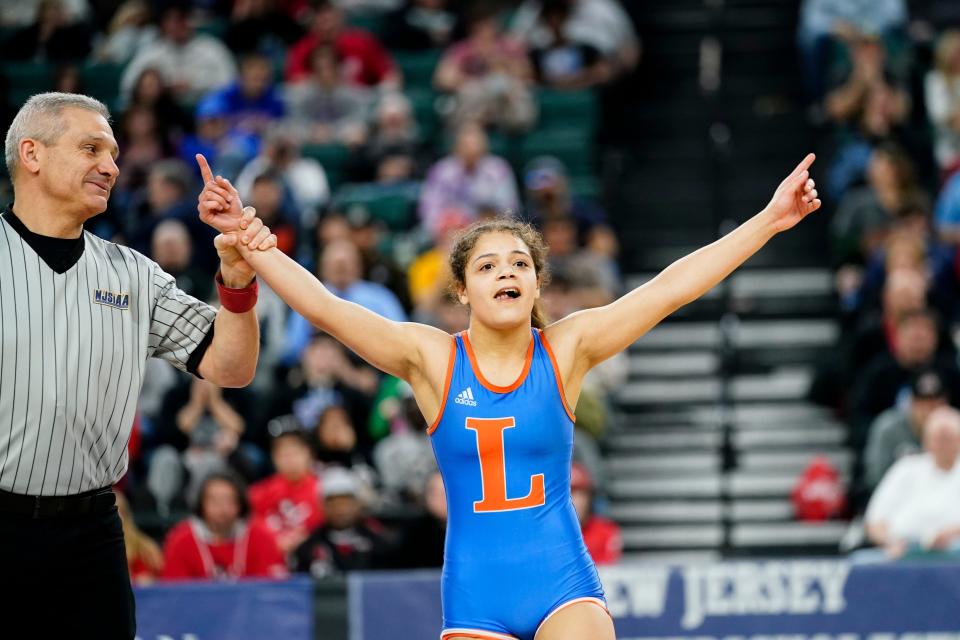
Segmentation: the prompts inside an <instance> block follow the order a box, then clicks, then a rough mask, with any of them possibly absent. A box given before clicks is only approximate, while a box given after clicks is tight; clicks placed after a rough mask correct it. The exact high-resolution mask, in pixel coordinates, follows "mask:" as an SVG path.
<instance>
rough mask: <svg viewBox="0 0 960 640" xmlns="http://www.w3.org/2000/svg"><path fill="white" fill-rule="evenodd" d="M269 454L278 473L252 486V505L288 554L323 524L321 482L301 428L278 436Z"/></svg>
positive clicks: (260, 519)
mask: <svg viewBox="0 0 960 640" xmlns="http://www.w3.org/2000/svg"><path fill="white" fill-rule="evenodd" d="M272 424H277V422H276V421H275V422H274V423H272ZM270 453H271V457H272V459H273V466H274V467H275V468H276V469H277V472H276V473H275V474H274V475H272V476H270V477H269V478H266V479H264V480H261V481H260V482H258V483H256V484H255V485H253V486H252V487H250V506H251V507H252V508H253V514H254V517H255V518H256V519H257V520H259V521H261V522H263V523H264V524H266V525H267V527H268V528H269V529H270V530H271V531H272V532H273V533H274V535H275V536H276V539H277V546H279V547H280V550H281V551H283V552H284V553H289V552H290V551H292V550H293V549H296V548H297V547H298V546H300V543H302V542H303V541H304V540H306V539H307V536H309V535H310V534H311V533H313V531H314V529H316V528H317V527H319V526H320V525H321V524H323V507H322V505H321V504H320V498H321V495H322V494H321V492H320V479H319V478H318V477H317V474H315V473H314V472H313V469H312V467H313V454H312V452H311V450H310V441H309V440H308V439H307V435H306V434H305V433H304V432H303V431H302V430H300V429H299V428H294V429H290V430H286V431H281V432H280V433H278V434H276V435H275V436H274V438H273V446H272V448H271V451H270Z"/></svg>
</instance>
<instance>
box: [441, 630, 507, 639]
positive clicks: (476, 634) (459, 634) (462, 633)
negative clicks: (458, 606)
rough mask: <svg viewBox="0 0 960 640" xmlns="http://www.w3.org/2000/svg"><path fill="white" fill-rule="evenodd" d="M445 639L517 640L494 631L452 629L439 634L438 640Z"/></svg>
mask: <svg viewBox="0 0 960 640" xmlns="http://www.w3.org/2000/svg"><path fill="white" fill-rule="evenodd" d="M447 638H477V640H517V637H516V636H507V635H504V634H502V633H496V632H494V631H483V630H481V629H469V630H468V629H452V630H450V631H444V632H442V633H441V634H440V640H447Z"/></svg>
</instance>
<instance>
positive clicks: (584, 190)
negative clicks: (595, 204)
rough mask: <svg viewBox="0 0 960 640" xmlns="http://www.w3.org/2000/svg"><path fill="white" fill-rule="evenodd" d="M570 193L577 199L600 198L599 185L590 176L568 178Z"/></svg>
mask: <svg viewBox="0 0 960 640" xmlns="http://www.w3.org/2000/svg"><path fill="white" fill-rule="evenodd" d="M570 193H572V194H573V195H574V196H576V197H577V198H590V199H595V198H598V197H599V196H600V184H599V182H597V179H596V178H595V177H594V176H592V175H573V176H570Z"/></svg>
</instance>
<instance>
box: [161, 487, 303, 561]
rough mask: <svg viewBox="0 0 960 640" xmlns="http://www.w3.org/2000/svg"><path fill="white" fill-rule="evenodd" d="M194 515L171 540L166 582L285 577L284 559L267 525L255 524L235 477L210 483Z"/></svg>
mask: <svg viewBox="0 0 960 640" xmlns="http://www.w3.org/2000/svg"><path fill="white" fill-rule="evenodd" d="M196 505H197V506H196V509H195V510H194V514H193V515H192V516H191V517H190V518H188V519H186V520H184V521H182V522H180V523H179V524H178V525H176V526H175V527H174V528H173V529H171V531H170V533H169V534H168V535H167V540H166V543H165V544H164V549H163V557H164V566H163V578H164V579H167V580H236V579H240V578H282V577H285V576H286V574H287V569H286V566H285V564H284V561H283V555H282V554H281V553H280V549H279V548H278V547H277V542H276V540H275V539H274V537H273V534H272V533H271V532H270V530H269V529H267V528H266V526H265V525H263V524H261V523H259V522H257V521H256V520H252V521H251V520H249V519H248V515H249V512H250V505H249V503H248V502H247V496H246V488H245V487H244V486H243V482H242V481H241V480H240V479H239V478H237V477H236V476H234V475H232V474H230V473H214V474H211V475H209V476H207V478H206V479H204V481H203V484H202V485H201V488H200V495H199V498H198V500H197V503H196Z"/></svg>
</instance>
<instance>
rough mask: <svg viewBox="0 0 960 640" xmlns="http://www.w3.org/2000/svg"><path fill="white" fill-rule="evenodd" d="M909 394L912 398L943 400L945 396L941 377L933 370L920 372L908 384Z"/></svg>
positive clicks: (944, 387) (945, 390) (945, 392)
mask: <svg viewBox="0 0 960 640" xmlns="http://www.w3.org/2000/svg"><path fill="white" fill-rule="evenodd" d="M910 393H912V394H913V397H914V398H943V397H946V395H947V389H946V386H945V385H944V383H943V377H942V376H941V375H940V373H939V372H938V371H936V370H934V369H928V370H926V371H921V372H920V373H918V374H917V375H916V376H914V378H913V382H911V383H910Z"/></svg>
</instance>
